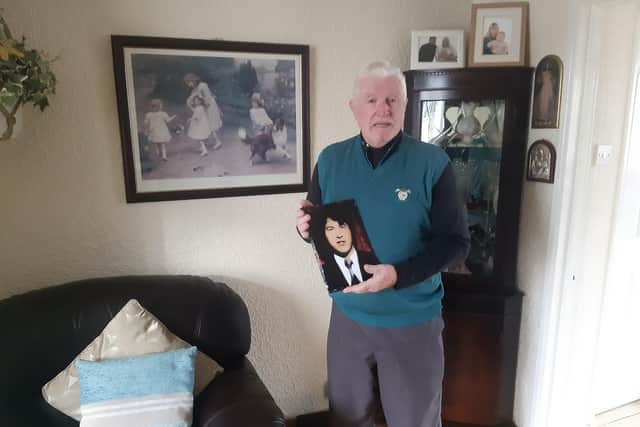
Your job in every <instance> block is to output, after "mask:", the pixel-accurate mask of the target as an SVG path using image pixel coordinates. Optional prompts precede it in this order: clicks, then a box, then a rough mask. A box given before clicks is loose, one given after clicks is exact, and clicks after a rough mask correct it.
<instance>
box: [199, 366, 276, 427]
mask: <svg viewBox="0 0 640 427" xmlns="http://www.w3.org/2000/svg"><path fill="white" fill-rule="evenodd" d="M193 417H194V420H193V425H194V426H196V427H222V426H251V427H262V426H264V427H276V426H284V425H285V420H284V416H283V414H282V411H281V410H280V408H279V407H278V405H276V403H275V401H274V400H273V397H272V396H271V394H270V393H269V390H267V387H266V386H265V385H264V383H263V382H262V380H261V379H260V377H259V376H258V373H257V372H256V371H255V369H254V367H253V366H252V365H251V362H249V360H247V359H246V358H244V360H242V361H241V362H240V363H238V364H237V365H236V366H232V367H227V368H225V372H224V373H223V374H221V375H219V376H217V377H216V378H215V379H214V380H213V381H211V383H210V384H209V385H208V386H207V388H206V389H204V390H203V391H202V393H200V395H199V396H198V397H197V398H196V400H195V403H194V411H193Z"/></svg>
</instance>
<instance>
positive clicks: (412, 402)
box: [327, 307, 444, 427]
mask: <svg viewBox="0 0 640 427" xmlns="http://www.w3.org/2000/svg"><path fill="white" fill-rule="evenodd" d="M443 328H444V322H443V320H442V316H438V317H435V318H434V319H432V320H429V321H427V322H424V323H420V324H417V325H411V326H405V327H394V328H382V327H369V326H365V325H361V324H359V323H356V322H354V321H353V320H351V319H349V318H348V317H346V316H345V315H343V314H342V313H341V312H340V310H338V309H337V308H335V307H333V308H332V310H331V323H330V326H329V337H328V340H327V367H328V374H329V406H330V410H331V421H332V423H331V425H332V426H333V427H373V426H374V415H375V414H374V412H375V409H376V406H377V403H378V402H377V398H378V397H377V395H378V393H377V392H376V389H378V390H379V396H380V401H381V403H382V408H383V410H384V414H385V418H386V420H387V425H388V426H389V427H440V426H441V425H442V424H441V421H440V407H441V400H442V377H443V374H444V351H443V347H442V330H443Z"/></svg>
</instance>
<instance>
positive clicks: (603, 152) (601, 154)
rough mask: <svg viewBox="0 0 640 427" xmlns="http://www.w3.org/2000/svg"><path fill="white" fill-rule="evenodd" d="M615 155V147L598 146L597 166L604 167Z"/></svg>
mask: <svg viewBox="0 0 640 427" xmlns="http://www.w3.org/2000/svg"><path fill="white" fill-rule="evenodd" d="M612 154H613V146H611V145H598V146H596V159H595V160H596V165H604V164H607V163H609V161H610V160H611V156H612Z"/></svg>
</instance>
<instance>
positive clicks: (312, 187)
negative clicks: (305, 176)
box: [296, 164, 322, 243]
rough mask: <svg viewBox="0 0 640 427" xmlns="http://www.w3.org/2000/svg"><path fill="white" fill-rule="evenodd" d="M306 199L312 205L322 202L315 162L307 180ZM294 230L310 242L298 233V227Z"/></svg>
mask: <svg viewBox="0 0 640 427" xmlns="http://www.w3.org/2000/svg"><path fill="white" fill-rule="evenodd" d="M307 200H308V201H310V202H311V203H313V204H314V206H315V205H321V204H322V194H321V193H320V184H319V183H318V165H317V164H316V166H315V167H314V168H313V175H311V182H309V188H308V190H307ZM296 232H297V233H298V236H300V238H301V239H302V240H304V241H305V242H307V243H311V239H310V238H309V239H305V238H304V237H302V235H301V234H300V231H298V227H296Z"/></svg>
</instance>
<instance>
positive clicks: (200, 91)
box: [187, 82, 222, 139]
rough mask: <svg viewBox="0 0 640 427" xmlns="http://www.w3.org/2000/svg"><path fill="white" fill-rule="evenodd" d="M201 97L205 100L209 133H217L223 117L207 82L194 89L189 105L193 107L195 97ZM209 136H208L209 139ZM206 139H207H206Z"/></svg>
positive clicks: (188, 101) (188, 100)
mask: <svg viewBox="0 0 640 427" xmlns="http://www.w3.org/2000/svg"><path fill="white" fill-rule="evenodd" d="M197 96H199V97H201V98H202V99H203V100H204V108H205V118H206V119H207V123H208V126H209V130H210V131H209V133H211V132H214V131H217V130H218V129H220V128H221V127H222V115H221V114H220V108H219V107H218V103H217V102H216V98H215V96H213V94H212V93H211V90H210V89H209V85H207V84H206V83H205V82H200V83H198V85H197V86H196V87H195V88H193V90H192V91H191V95H189V98H187V105H188V106H190V107H191V106H192V105H193V100H194V98H195V97H197ZM208 136H209V135H207V137H208ZM205 139H206V138H205Z"/></svg>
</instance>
